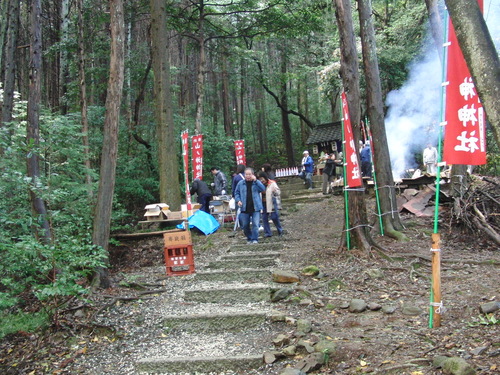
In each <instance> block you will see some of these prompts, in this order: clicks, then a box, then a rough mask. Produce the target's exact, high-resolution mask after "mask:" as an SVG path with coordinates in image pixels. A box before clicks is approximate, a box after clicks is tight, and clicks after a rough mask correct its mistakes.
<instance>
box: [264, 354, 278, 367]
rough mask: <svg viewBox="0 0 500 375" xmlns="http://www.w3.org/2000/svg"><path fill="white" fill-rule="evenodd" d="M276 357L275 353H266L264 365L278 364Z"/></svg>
mask: <svg viewBox="0 0 500 375" xmlns="http://www.w3.org/2000/svg"><path fill="white" fill-rule="evenodd" d="M276 359H277V358H276V356H275V355H274V352H264V363H266V364H268V365H269V364H271V363H274V362H276Z"/></svg>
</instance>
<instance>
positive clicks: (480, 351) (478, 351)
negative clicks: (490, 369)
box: [470, 346, 488, 355]
mask: <svg viewBox="0 0 500 375" xmlns="http://www.w3.org/2000/svg"><path fill="white" fill-rule="evenodd" d="M486 350H488V347H487V346H480V347H477V348H474V349H472V350H471V351H470V352H471V354H472V355H481V354H483V353H484V352H485V351H486Z"/></svg>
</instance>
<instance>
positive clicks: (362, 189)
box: [344, 188, 365, 191]
mask: <svg viewBox="0 0 500 375" xmlns="http://www.w3.org/2000/svg"><path fill="white" fill-rule="evenodd" d="M344 191H365V188H357V189H351V188H344Z"/></svg>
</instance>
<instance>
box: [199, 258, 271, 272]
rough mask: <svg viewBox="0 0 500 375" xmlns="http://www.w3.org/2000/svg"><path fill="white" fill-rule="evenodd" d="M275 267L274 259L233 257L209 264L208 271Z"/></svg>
mask: <svg viewBox="0 0 500 375" xmlns="http://www.w3.org/2000/svg"><path fill="white" fill-rule="evenodd" d="M275 265H276V258H275V257H267V258H255V257H254V258H246V259H245V258H243V259H240V258H238V257H234V259H220V260H215V261H213V262H210V263H209V264H208V266H207V268H209V269H216V270H220V269H225V270H236V269H238V268H268V267H274V266H275Z"/></svg>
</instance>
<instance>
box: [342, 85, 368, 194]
mask: <svg viewBox="0 0 500 375" xmlns="http://www.w3.org/2000/svg"><path fill="white" fill-rule="evenodd" d="M342 112H343V113H342V115H343V123H344V146H345V147H344V150H345V155H344V162H345V165H346V177H347V178H346V184H345V186H346V187H357V186H362V185H363V180H362V179H361V170H360V167H359V161H358V155H357V154H356V146H355V145H354V137H353V134H352V126H351V118H350V117H349V108H348V106H347V98H346V96H345V93H344V92H342Z"/></svg>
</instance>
